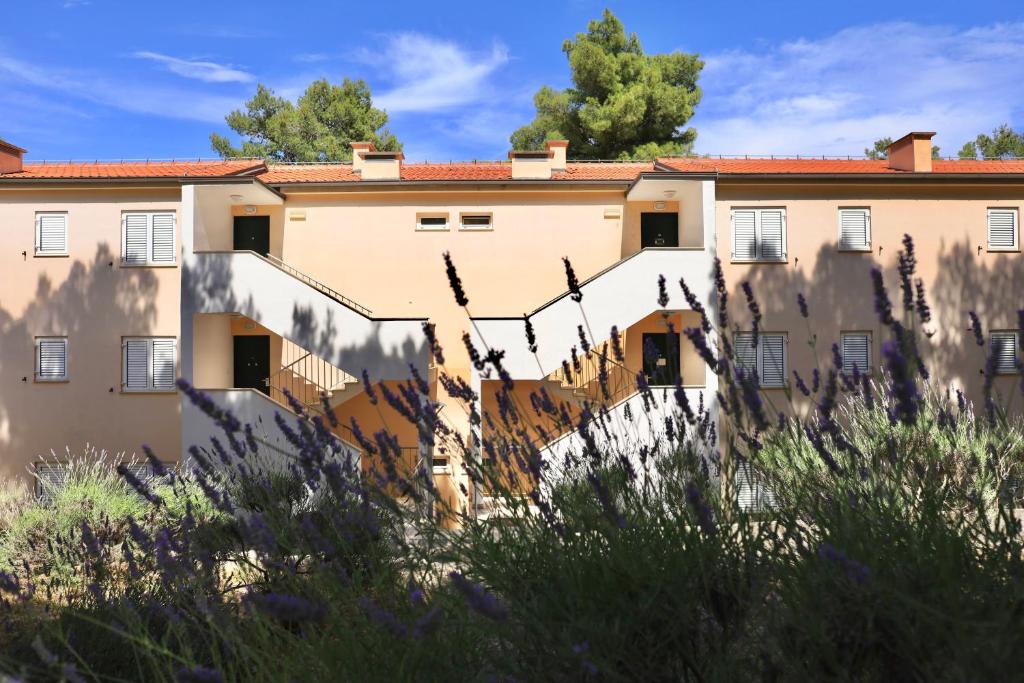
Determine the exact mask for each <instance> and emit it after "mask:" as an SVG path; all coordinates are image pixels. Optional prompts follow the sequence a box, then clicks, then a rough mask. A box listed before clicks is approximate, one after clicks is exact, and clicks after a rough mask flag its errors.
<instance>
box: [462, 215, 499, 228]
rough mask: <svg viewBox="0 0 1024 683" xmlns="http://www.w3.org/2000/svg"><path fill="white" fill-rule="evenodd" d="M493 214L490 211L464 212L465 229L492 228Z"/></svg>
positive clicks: (463, 223)
mask: <svg viewBox="0 0 1024 683" xmlns="http://www.w3.org/2000/svg"><path fill="white" fill-rule="evenodd" d="M492 227H493V226H492V225H491V214H489V213H464V214H462V229H463V230H490V229H491V228H492Z"/></svg>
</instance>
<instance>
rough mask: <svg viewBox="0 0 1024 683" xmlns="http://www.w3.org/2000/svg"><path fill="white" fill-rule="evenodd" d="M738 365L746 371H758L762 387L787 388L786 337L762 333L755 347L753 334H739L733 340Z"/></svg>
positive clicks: (775, 333) (779, 334)
mask: <svg viewBox="0 0 1024 683" xmlns="http://www.w3.org/2000/svg"><path fill="white" fill-rule="evenodd" d="M733 349H734V353H735V355H736V365H737V366H739V367H740V368H742V369H743V370H744V371H746V372H749V371H751V370H756V371H757V376H758V379H759V383H760V386H762V387H764V388H766V389H777V388H780V387H784V386H786V367H787V363H786V335H785V334H782V333H778V332H762V333H761V334H759V335H758V337H757V346H756V347H755V346H754V334H753V333H752V332H738V333H737V334H736V336H735V337H734V338H733Z"/></svg>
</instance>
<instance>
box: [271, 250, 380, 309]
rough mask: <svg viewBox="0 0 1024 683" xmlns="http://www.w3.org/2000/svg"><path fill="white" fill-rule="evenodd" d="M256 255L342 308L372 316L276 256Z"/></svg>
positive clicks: (364, 307)
mask: <svg viewBox="0 0 1024 683" xmlns="http://www.w3.org/2000/svg"><path fill="white" fill-rule="evenodd" d="M253 253H254V254H255V253H256V252H253ZM256 255H257V256H259V257H260V258H262V259H264V260H266V261H269V262H270V263H271V265H273V266H274V267H276V268H279V269H280V270H283V271H284V272H286V273H288V274H289V275H291V276H292V277H294V278H296V279H298V280H302V281H303V282H305V283H306V284H307V285H309V286H310V287H312V288H313V289H315V290H317V291H319V292H320V293H321V294H323V295H325V296H327V297H330V298H331V299H334V300H335V301H337V302H338V303H339V304H341V305H343V306H348V307H349V308H351V309H353V310H355V311H357V312H359V313H362V314H363V315H365V316H366V317H367V318H369V317H371V316H372V315H373V314H372V312H371V311H370V309H369V308H367V307H366V306H363V305H362V304H358V303H356V302H355V301H353V300H352V299H349V298H348V297H347V296H344V295H343V294H341V293H340V292H338V291H337V290H335V289H333V288H331V287H328V286H327V285H325V284H324V283H322V282H320V281H319V280H316V279H314V278H312V277H310V276H309V275H306V274H305V273H303V272H302V271H301V270H298V269H297V268H295V267H293V266H290V265H288V264H287V263H285V262H284V261H282V260H281V259H279V258H277V257H276V256H272V255H270V254H267V255H265V256H264V255H263V254H256Z"/></svg>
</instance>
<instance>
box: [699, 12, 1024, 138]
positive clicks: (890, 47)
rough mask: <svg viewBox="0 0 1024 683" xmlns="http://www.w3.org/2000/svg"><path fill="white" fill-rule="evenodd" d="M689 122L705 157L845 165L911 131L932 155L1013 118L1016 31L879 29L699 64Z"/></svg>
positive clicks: (1021, 77) (1019, 76) (1004, 27)
mask: <svg viewBox="0 0 1024 683" xmlns="http://www.w3.org/2000/svg"><path fill="white" fill-rule="evenodd" d="M705 59H706V62H707V66H706V67H705V69H704V73H703V75H702V77H701V84H702V86H703V87H704V100H703V102H702V103H701V104H700V106H699V107H698V114H697V115H696V116H694V118H693V120H692V123H693V125H694V126H696V127H697V130H698V133H699V134H698V137H697V149H698V151H701V152H708V153H713V154H747V153H749V154H853V155H859V154H861V153H862V151H863V149H864V148H865V147H870V146H871V144H872V143H873V142H874V140H876V139H878V138H880V137H884V136H890V137H893V138H896V137H899V136H901V135H903V134H905V133H908V132H910V131H911V130H934V131H937V132H938V135H937V136H936V138H935V142H936V143H937V144H939V145H940V146H942V151H943V154H955V153H956V151H957V150H958V149H959V148H960V146H961V145H962V144H963V143H964V142H965V141H967V140H969V139H973V138H974V136H976V135H977V134H978V133H980V132H983V131H988V130H990V129H992V128H993V127H995V126H996V125H999V124H1001V123H1007V122H1011V123H1012V122H1013V121H1014V115H1015V114H1019V112H1020V111H1021V110H1022V108H1024V93H1022V91H1021V90H1020V89H1019V88H1016V87H1014V86H1012V85H1011V84H1013V83H1020V82H1022V81H1024V24H997V25H993V26H987V27H975V28H969V29H965V30H957V29H954V28H950V27H947V26H925V25H921V24H913V23H903V22H901V23H885V24H875V25H869V26H855V27H850V28H847V29H844V30H842V31H839V32H838V33H835V34H833V35H831V36H827V37H825V38H821V39H817V40H810V39H801V40H797V41H793V42H788V43H781V44H778V45H770V46H767V47H765V48H763V49H755V50H734V51H727V52H721V53H717V54H711V55H708V56H706V58H705Z"/></svg>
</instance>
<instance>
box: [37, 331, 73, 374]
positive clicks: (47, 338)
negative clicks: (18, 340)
mask: <svg viewBox="0 0 1024 683" xmlns="http://www.w3.org/2000/svg"><path fill="white" fill-rule="evenodd" d="M44 341H45V342H52V341H59V342H62V343H63V345H64V374H63V375H61V376H60V377H43V376H42V368H43V357H42V342H44ZM34 350H35V372H34V374H33V377H34V380H35V381H36V382H40V383H43V384H53V383H58V384H59V383H62V382H68V381H69V377H70V372H69V371H68V367H69V365H70V362H69V358H68V350H69V348H68V338H67V337H66V336H60V335H43V336H39V337H36V338H35V344H34Z"/></svg>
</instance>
